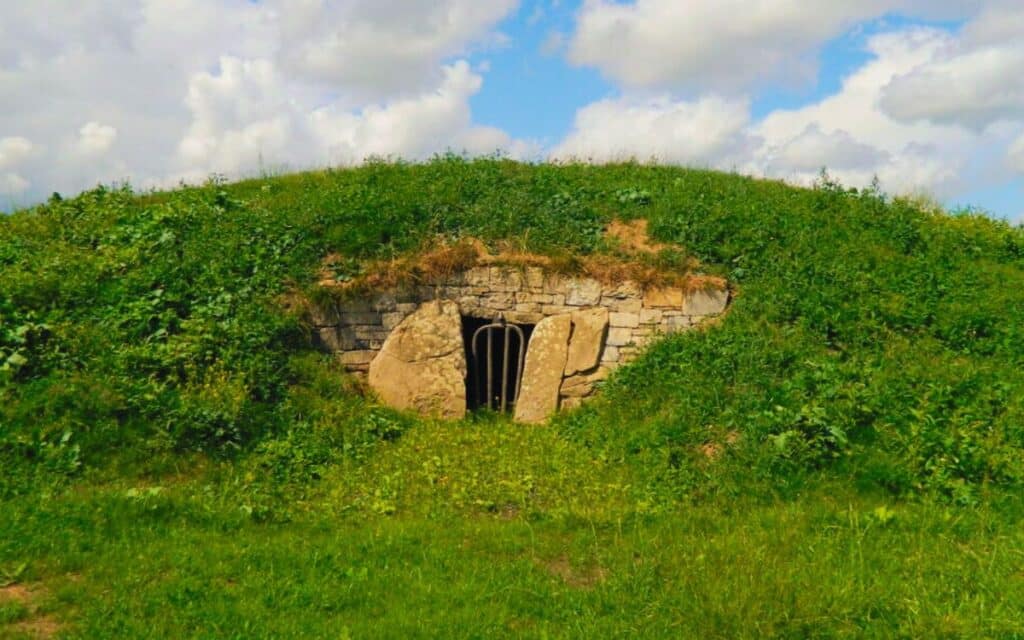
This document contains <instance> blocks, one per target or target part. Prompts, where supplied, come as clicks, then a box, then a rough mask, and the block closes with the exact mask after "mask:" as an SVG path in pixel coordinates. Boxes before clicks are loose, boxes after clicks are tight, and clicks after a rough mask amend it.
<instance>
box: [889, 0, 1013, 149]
mask: <svg viewBox="0 0 1024 640" xmlns="http://www.w3.org/2000/svg"><path fill="white" fill-rule="evenodd" d="M881 104H882V107H883V108H884V109H885V111H886V112H887V113H889V114H890V115H892V116H893V117H896V118H899V119H901V120H906V121H917V120H930V121H933V122H944V123H953V124H961V125H963V126H967V127H971V128H973V129H976V130H981V129H984V128H985V127H987V126H988V125H990V124H992V123H994V122H998V121H1000V120H1017V121H1020V120H1024V6H1021V5H1007V6H1002V5H998V4H993V5H992V6H990V7H987V8H986V10H985V11H984V12H983V13H982V14H981V15H979V16H978V17H977V18H976V19H975V20H973V21H972V22H970V23H968V25H966V27H965V28H964V29H963V31H962V33H960V34H958V36H956V37H951V38H950V39H949V41H948V42H947V43H946V44H945V46H943V47H942V48H941V49H939V50H937V51H935V52H934V55H933V56H932V57H931V59H929V60H926V61H923V62H922V63H921V64H920V65H918V66H917V67H915V68H913V69H910V70H908V71H907V72H906V73H903V74H901V75H899V76H897V77H895V78H893V80H892V82H891V83H890V84H889V85H888V86H887V87H886V88H885V90H884V92H883V94H882V101H881Z"/></svg>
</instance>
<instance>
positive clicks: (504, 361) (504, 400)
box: [501, 325, 512, 413]
mask: <svg viewBox="0 0 1024 640" xmlns="http://www.w3.org/2000/svg"><path fill="white" fill-rule="evenodd" d="M509 326H510V325H505V345H504V346H505V349H504V351H503V352H502V355H501V412H502V413H505V408H506V407H507V406H508V396H507V390H508V338H509V336H510V335H511V333H512V329H510V328H509Z"/></svg>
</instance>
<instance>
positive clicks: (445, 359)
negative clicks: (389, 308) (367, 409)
mask: <svg viewBox="0 0 1024 640" xmlns="http://www.w3.org/2000/svg"><path fill="white" fill-rule="evenodd" d="M465 380H466V355H465V352H464V350H463V346H462V319H461V317H460V316H459V305H458V304H456V303H455V302H451V301H447V300H444V301H441V300H438V301H432V302H426V303H424V304H423V305H422V306H420V308H419V310H418V311H416V312H415V313H413V314H412V315H410V316H409V317H407V318H406V319H405V320H403V321H402V322H401V323H400V324H399V325H398V326H397V327H395V330H394V331H393V332H392V333H391V335H389V336H388V339H387V340H386V341H385V342H384V346H383V347H382V348H381V350H380V353H378V354H377V357H375V358H374V359H373V362H371V363H370V376H369V382H370V386H371V387H372V388H373V389H374V390H375V391H376V392H377V393H378V394H379V395H380V397H381V399H382V400H383V401H384V402H386V403H387V404H388V405H390V406H392V407H395V408H397V409H412V410H415V411H418V412H419V413H421V414H425V415H437V416H440V417H443V418H451V419H456V418H461V417H463V416H464V415H465V414H466V383H465Z"/></svg>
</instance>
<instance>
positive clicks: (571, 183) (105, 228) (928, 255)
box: [0, 158, 1024, 637]
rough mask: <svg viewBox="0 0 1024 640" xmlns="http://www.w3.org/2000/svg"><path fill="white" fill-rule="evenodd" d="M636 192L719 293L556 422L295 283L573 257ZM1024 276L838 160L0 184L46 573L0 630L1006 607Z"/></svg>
mask: <svg viewBox="0 0 1024 640" xmlns="http://www.w3.org/2000/svg"><path fill="white" fill-rule="evenodd" d="M636 218H643V219H646V220H647V221H648V227H649V229H650V232H651V235H652V236H653V238H654V240H655V241H657V242H659V243H662V244H663V245H664V247H667V248H663V249H662V251H661V252H660V253H658V254H657V257H656V258H653V260H655V261H656V262H658V263H659V264H658V265H655V266H661V267H673V266H677V265H687V266H692V265H693V264H695V261H697V262H699V264H700V270H701V271H702V272H704V273H708V274H711V275H719V276H723V277H725V278H728V280H729V282H730V284H731V285H732V286H734V287H735V288H736V290H737V293H738V295H736V297H735V301H734V304H733V307H732V309H731V311H730V313H729V315H728V317H727V318H726V319H724V320H723V321H722V322H719V323H717V324H716V325H714V326H712V327H710V328H708V329H707V330H704V331H700V332H691V333H688V334H683V335H678V336H673V337H671V338H667V339H665V340H663V341H661V342H660V343H658V344H656V345H655V346H653V347H652V348H651V349H649V350H648V351H647V352H646V354H645V355H644V356H643V357H642V358H640V359H639V360H638V361H637V362H636V363H634V364H632V365H630V366H628V367H625V368H623V369H621V370H619V371H617V372H616V374H615V375H614V376H613V377H612V379H611V380H610V381H609V382H608V383H607V384H606V386H605V388H604V390H603V392H602V395H601V398H600V400H598V401H596V402H595V403H593V404H591V405H588V406H587V407H585V408H583V409H582V410H579V411H576V412H572V413H569V414H566V415H563V416H560V417H559V418H558V419H557V420H556V421H555V423H554V425H553V426H552V427H550V428H543V429H533V428H531V429H525V428H523V427H519V426H516V425H511V424H509V423H507V422H506V421H504V420H501V419H497V418H494V417H491V416H476V417H474V418H471V419H469V420H467V421H466V422H464V423H456V424H435V423H432V422H430V421H423V420H419V419H415V418H412V417H410V416H404V415H400V414H397V413H395V412H393V411H390V410H387V409H385V408H382V407H380V406H378V405H376V404H375V403H374V402H373V400H372V399H368V398H366V397H363V395H362V393H361V391H360V389H359V387H358V386H357V385H354V384H352V382H351V381H349V380H348V379H347V378H346V377H345V376H344V375H343V374H342V373H341V372H340V371H339V370H338V368H337V367H336V365H335V364H334V363H333V362H332V361H331V360H330V358H328V357H325V356H323V355H321V354H319V353H318V352H316V350H315V349H314V348H313V346H312V341H311V338H310V335H309V331H308V329H307V328H306V327H304V326H303V323H302V321H301V318H300V317H299V316H298V315H296V314H294V313H292V312H290V311H289V310H288V309H289V305H288V304H287V299H288V297H289V296H290V295H293V294H294V293H295V292H297V291H298V292H304V293H310V291H311V288H312V287H315V283H316V281H317V280H318V278H320V277H321V273H320V271H321V269H322V266H323V260H324V258H325V257H326V256H332V262H331V264H332V269H333V274H334V277H336V278H337V279H338V280H345V279H350V278H358V277H360V276H362V275H365V273H366V270H367V269H368V268H369V267H368V265H373V264H379V262H380V261H381V260H398V259H403V258H406V257H408V256H410V255H413V254H414V253H416V252H417V251H420V250H422V249H423V248H424V247H429V246H436V244H437V243H438V242H447V243H452V242H455V241H457V240H459V239H462V238H478V239H481V240H483V241H484V242H487V243H489V244H492V245H494V246H498V245H501V246H503V247H509V246H512V247H515V248H517V249H518V250H521V251H523V252H530V253H533V254H542V255H549V256H553V257H554V259H557V260H559V261H561V262H562V263H564V262H565V261H570V262H571V261H572V260H574V259H579V257H580V256H594V255H601V254H614V253H615V252H616V250H617V248H616V246H615V244H614V243H613V242H610V241H608V240H607V239H606V238H605V236H604V235H603V230H604V229H605V228H606V227H607V225H608V224H610V223H611V222H612V220H614V219H623V220H630V219H636ZM1022 283H1024V231H1022V230H1021V229H1020V228H1015V227H1011V226H1009V225H1007V224H1005V223H1002V222H997V221H993V220H991V219H989V218H986V217H984V216H980V215H975V214H971V213H962V214H956V215H950V214H947V213H944V212H941V211H936V210H934V209H932V208H929V207H926V206H922V205H921V204H919V203H916V202H914V201H909V200H902V199H890V198H888V197H886V196H885V195H884V194H881V193H878V192H877V191H874V190H865V191H858V190H849V189H845V188H843V187H841V186H839V185H837V184H834V183H832V182H830V181H828V180H827V179H826V180H823V181H822V183H821V184H820V185H818V187H817V188H814V189H799V188H794V187H790V186H787V185H784V184H781V183H777V182H769V181H758V180H752V179H749V178H744V177H740V176H736V175H727V174H721V173H714V172H706V171H695V170H685V169H678V168H667V167H653V166H641V165H635V164H623V165H614V166H603V167H594V166H586V165H567V166H550V165H523V164H517V163H514V162H508V161H499V160H480V161H465V160H461V159H458V158H445V159H440V160H437V161H434V162H431V163H427V164H423V165H402V164H371V165H368V166H366V167H363V168H360V169H355V170H344V171H324V172H316V173H306V174H299V175H291V176H283V177H275V178H266V179H259V180H250V181H246V182H241V183H238V184H223V183H220V182H216V181H214V182H211V183H209V184H207V185H205V186H203V187H197V188H182V189H179V190H177V191H174V192H168V193H158V194H152V195H144V196H137V195H134V194H133V193H131V192H130V191H129V190H128V189H114V190H111V189H97V190H94V191H91V192H88V193H85V194H82V195H80V196H78V197H76V198H73V199H67V200H63V199H61V198H60V197H59V196H55V197H53V198H51V200H50V201H49V202H47V203H46V204H44V205H41V206H39V207H36V208H34V209H31V210H28V211H22V212H19V213H16V214H14V215H11V216H9V217H4V218H0V468H2V469H3V473H2V474H0V500H2V502H0V510H3V512H4V513H6V514H9V517H8V518H5V519H4V520H3V522H0V585H2V584H3V577H4V575H9V576H14V574H17V576H15V577H12V578H10V579H9V581H12V582H13V581H15V580H20V581H30V582H31V581H36V582H38V583H40V584H43V583H46V584H48V585H49V586H48V587H47V589H48V591H44V590H43V588H42V587H39V589H38V590H37V593H49V594H50V596H49V598H50V599H49V600H46V601H44V602H43V603H42V604H40V605H38V606H36V608H35V609H33V608H29V607H26V606H22V605H10V606H8V605H6V604H5V602H4V600H3V593H2V592H0V632H2V631H3V630H4V625H5V624H7V625H8V626H9V627H10V628H12V629H15V628H17V625H25V624H29V623H30V622H31V615H32V614H30V611H34V610H36V609H38V610H39V611H42V612H43V613H44V614H46V615H49V613H47V612H48V611H51V610H52V611H58V612H62V616H58V617H63V618H64V619H66V621H67V625H68V626H67V627H65V630H70V631H69V633H76V632H81V633H83V634H85V635H94V636H95V635H96V634H100V635H103V634H110V633H116V634H119V635H122V636H144V635H146V634H147V633H149V632H152V630H153V629H155V628H160V629H162V635H167V636H185V635H192V634H196V635H216V636H225V637H228V636H231V637H233V636H232V633H236V632H237V633H241V634H242V635H244V636H246V637H251V636H253V635H267V636H277V637H281V636H302V635H311V636H316V635H322V634H319V633H318V632H317V631H316V630H317V629H321V630H325V632H326V630H327V629H338V628H341V627H344V628H346V629H349V630H350V631H351V633H352V634H353V637H356V636H359V637H361V636H364V635H370V636H379V637H394V636H395V635H417V634H416V633H415V629H416V628H417V627H416V626H415V625H416V624H418V623H420V622H423V621H426V624H427V626H426V627H425V628H426V629H429V631H427V632H425V633H424V635H425V636H427V637H434V636H438V635H441V636H446V635H454V636H465V637H480V636H484V635H486V636H501V635H508V636H521V635H527V636H538V637H540V636H543V635H544V634H550V635H555V636H585V635H590V636H593V635H594V634H599V635H601V636H608V635H635V634H637V633H640V634H644V635H652V636H660V635H665V636H675V637H678V636H679V634H680V633H682V634H683V635H696V634H697V633H700V634H703V635H711V636H714V637H739V636H744V635H748V636H751V637H755V636H761V637H763V636H764V635H773V634H778V635H829V636H831V635H837V636H838V635H865V634H867V635H879V636H886V635H892V634H903V635H906V636H918V637H921V636H934V635H941V634H951V635H981V636H986V635H989V636H990V635H999V634H1013V633H1020V634H1024V622H1022V621H1021V620H1020V619H1019V617H1018V615H1017V614H1016V613H1014V612H1015V611H1020V610H1022V606H1021V605H1024V600H1022V598H1024V595H1022V592H1021V590H1020V585H1019V567H1017V568H1014V567H1013V565H1012V563H1013V562H1015V561H1014V560H1012V558H1017V559H1018V560H1019V555H1020V553H1021V550H1022V549H1024V545H1022V544H1021V543H1022V542H1024V540H1022V539H1021V535H1020V534H1019V530H1020V529H1019V527H1017V526H1016V525H1017V523H1018V521H1019V514H1020V513H1021V509H1020V506H1019V500H1018V499H1017V494H1018V492H1019V490H1020V489H1021V484H1022V480H1024V287H1022V286H1021V285H1022ZM40 497H45V498H46V499H45V500H40ZM57 529H59V530H60V531H61V535H60V536H59V537H58V536H57V534H56V533H55V530H57ZM783 532H785V533H784V534H783ZM339 536H340V537H341V538H342V539H340V540H339V539H338V537H339ZM58 539H60V540H63V541H64V543H63V544H60V543H58ZM69 540H70V541H71V542H68V541H69ZM200 549H201V550H200ZM965 549H970V552H969V553H968V552H967V551H965ZM317 558H322V559H320V560H318V559H317ZM684 559H686V560H685V561H684ZM132 563H136V567H135V568H134V569H132V570H129V571H127V573H125V574H118V573H117V569H118V568H123V567H124V566H125V564H132ZM25 567H27V569H26V568H25ZM982 567H984V568H985V569H984V573H985V577H984V579H980V578H975V577H972V576H974V573H973V572H975V571H981V570H982V569H981V568H982ZM3 572H6V574H5V573H3ZM190 572H192V573H190ZM275 572H280V574H279V577H278V578H277V579H273V578H271V577H268V576H269V575H276V574H275ZM69 576H70V577H69ZM158 576H159V577H158ZM667 576H672V577H671V578H670V577H667ZM821 576H828V577H827V578H822V577H821ZM908 576H909V577H908ZM929 576H933V577H934V579H930V578H929ZM1015 576H1016V577H1015ZM104 584H107V585H111V584H112V585H113V586H112V587H110V588H111V589H113V592H114V593H115V594H116V595H117V598H118V604H117V606H116V607H115V611H114V612H112V611H111V610H110V608H109V607H107V608H104V605H103V604H102V599H101V598H98V597H97V593H96V590H97V589H98V588H99V585H104ZM331 585H334V586H337V587H338V589H337V590H334V591H330V593H331V594H332V595H330V596H328V595H325V594H326V593H327V592H326V591H324V590H325V589H328V587H329V586H331ZM338 585H341V586H338ZM396 585H401V586H400V588H398V587H397V586H396ZM442 587H443V588H444V589H446V590H445V591H444V592H443V593H440V592H438V589H441V588H442ZM199 591H203V596H202V597H200V596H199V595H197V594H198V592H199ZM268 593H270V594H273V595H272V596H270V595H267V594H268ZM481 594H490V595H489V596H488V597H489V599H482V598H483V595H481ZM34 606H35V605H34ZM48 607H49V608H48ZM279 607H280V608H281V609H280V610H282V611H285V612H287V613H288V615H282V616H277V615H275V613H274V612H275V610H277V609H278V608H279ZM168 611H170V612H171V613H172V614H173V615H169V616H168V615H166V614H167V612H168ZM480 611H486V613H487V615H486V616H481V615H479V613H480ZM385 612H387V613H394V614H395V615H393V616H391V617H389V618H388V622H386V623H385V622H380V617H381V615H383V613H385ZM399 612H400V613H399ZM40 615H42V614H40ZM375 624H376V625H378V626H374V625H375ZM154 625H156V626H154ZM380 625H383V626H380ZM389 625H390V626H389ZM243 629H248V630H249V632H247V633H244V632H243V631H242V630H243ZM211 630H212V631H211ZM207 631H208V632H209V633H205V632H207ZM1008 637H1009V636H1008Z"/></svg>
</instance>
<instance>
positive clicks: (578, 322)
mask: <svg viewBox="0 0 1024 640" xmlns="http://www.w3.org/2000/svg"><path fill="white" fill-rule="evenodd" d="M608 318H609V314H608V309H607V308H604V307H602V308H599V309H588V310H586V311H574V312H573V313H572V337H571V338H570V339H569V357H568V360H567V361H566V363H565V375H567V376H571V375H573V374H574V373H577V372H579V371H587V370H588V369H592V368H594V367H596V366H597V363H598V361H599V360H600V359H601V348H602V347H604V335H605V330H606V329H607V328H608Z"/></svg>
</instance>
